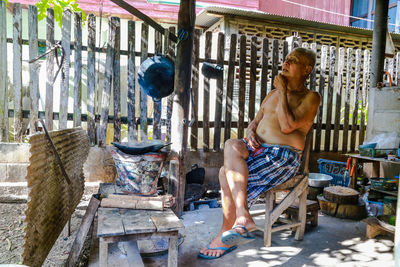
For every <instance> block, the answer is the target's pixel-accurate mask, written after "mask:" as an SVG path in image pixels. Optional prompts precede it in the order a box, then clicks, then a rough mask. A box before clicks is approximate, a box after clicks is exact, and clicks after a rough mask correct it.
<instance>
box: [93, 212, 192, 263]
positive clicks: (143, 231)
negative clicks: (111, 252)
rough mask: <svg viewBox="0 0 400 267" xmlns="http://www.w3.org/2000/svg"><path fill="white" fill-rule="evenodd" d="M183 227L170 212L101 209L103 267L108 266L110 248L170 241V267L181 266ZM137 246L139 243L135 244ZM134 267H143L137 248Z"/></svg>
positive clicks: (99, 215)
mask: <svg viewBox="0 0 400 267" xmlns="http://www.w3.org/2000/svg"><path fill="white" fill-rule="evenodd" d="M183 228H184V226H183V224H182V222H181V221H180V220H179V218H178V217H176V215H175V214H174V213H173V212H172V211H171V210H166V211H153V210H133V209H120V208H99V209H98V226H97V236H98V237H99V242H100V244H99V248H100V249H99V262H100V267H106V266H107V264H108V262H107V261H108V244H109V243H116V242H123V241H130V240H134V241H136V240H140V239H150V238H151V237H166V238H169V248H168V266H169V267H175V266H178V230H179V229H183ZM135 243H136V242H135ZM134 247H135V249H134V250H135V251H133V252H132V253H133V254H135V255H136V256H135V259H134V260H135V266H144V265H143V262H142V259H141V258H140V254H139V251H138V249H137V245H136V244H135V246H134Z"/></svg>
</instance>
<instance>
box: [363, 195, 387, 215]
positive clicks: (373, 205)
mask: <svg viewBox="0 0 400 267" xmlns="http://www.w3.org/2000/svg"><path fill="white" fill-rule="evenodd" d="M362 200H363V201H364V203H365V210H366V211H367V215H368V216H369V217H371V216H380V215H382V214H383V205H381V204H380V203H379V202H374V201H369V200H368V192H366V193H365V194H364V195H363V196H362Z"/></svg>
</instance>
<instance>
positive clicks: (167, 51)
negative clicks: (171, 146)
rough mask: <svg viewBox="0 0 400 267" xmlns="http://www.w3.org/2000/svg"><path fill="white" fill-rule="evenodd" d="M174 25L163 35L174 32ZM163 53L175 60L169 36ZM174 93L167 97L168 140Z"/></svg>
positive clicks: (168, 137) (173, 46) (169, 139)
mask: <svg viewBox="0 0 400 267" xmlns="http://www.w3.org/2000/svg"><path fill="white" fill-rule="evenodd" d="M175 31H176V30H175V27H172V26H171V27H169V29H165V34H164V36H168V35H169V33H167V32H173V33H174V32H175ZM164 55H165V56H166V57H168V58H170V59H171V60H172V61H174V62H175V45H174V44H173V43H172V42H171V40H170V39H169V38H165V42H164ZM173 100H174V94H171V95H170V96H168V98H167V136H166V137H167V138H166V139H167V140H168V142H170V141H171V117H172V103H173V102H174V101H173Z"/></svg>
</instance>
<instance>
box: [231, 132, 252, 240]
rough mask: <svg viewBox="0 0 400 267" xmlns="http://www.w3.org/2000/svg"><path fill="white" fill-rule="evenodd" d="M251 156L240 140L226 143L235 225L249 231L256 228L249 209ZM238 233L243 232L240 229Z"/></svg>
mask: <svg viewBox="0 0 400 267" xmlns="http://www.w3.org/2000/svg"><path fill="white" fill-rule="evenodd" d="M248 156H249V152H248V150H247V146H246V144H245V143H244V142H243V141H241V140H238V139H230V140H228V141H227V142H226V143H225V148H224V167H225V174H226V179H227V181H228V185H229V188H230V191H231V193H232V198H233V199H234V203H235V208H236V220H235V223H234V225H243V226H245V227H246V228H247V229H248V230H252V229H254V228H256V224H255V223H254V221H253V219H252V218H251V216H250V213H249V210H248V207H247V179H248V177H249V168H248V166H247V163H246V159H247V158H248ZM237 231H238V232H243V230H240V229H238V230H237Z"/></svg>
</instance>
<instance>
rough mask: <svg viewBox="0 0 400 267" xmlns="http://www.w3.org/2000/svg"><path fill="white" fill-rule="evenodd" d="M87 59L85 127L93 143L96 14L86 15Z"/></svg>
mask: <svg viewBox="0 0 400 267" xmlns="http://www.w3.org/2000/svg"><path fill="white" fill-rule="evenodd" d="M87 50H88V59H87V113H88V121H87V129H88V135H89V140H90V144H95V135H96V133H95V132H96V131H95V111H94V110H95V109H94V99H95V90H96V74H95V73H96V72H95V67H96V66H95V64H96V16H95V15H94V14H89V16H88V48H87Z"/></svg>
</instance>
